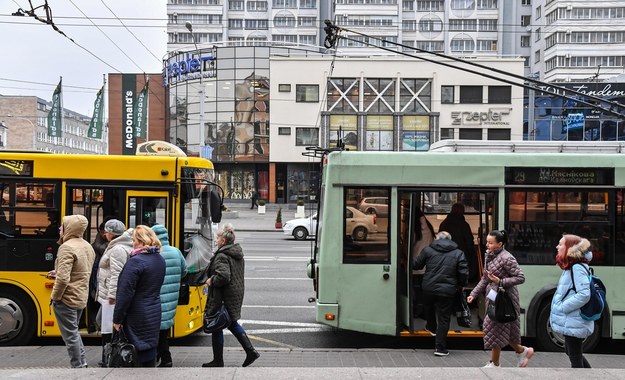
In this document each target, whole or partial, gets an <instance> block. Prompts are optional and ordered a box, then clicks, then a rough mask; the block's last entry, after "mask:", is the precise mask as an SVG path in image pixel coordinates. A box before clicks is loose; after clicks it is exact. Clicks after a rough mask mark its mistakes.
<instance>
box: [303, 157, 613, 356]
mask: <svg viewBox="0 0 625 380" xmlns="http://www.w3.org/2000/svg"><path fill="white" fill-rule="evenodd" d="M624 191H625V155H623V154H619V153H614V154H604V153H602V154H579V153H458V152H424V153H418V154H415V153H402V152H392V153H389V152H353V151H342V152H332V153H330V154H329V155H328V156H327V163H325V164H324V167H323V178H322V204H321V211H320V214H321V216H320V221H321V222H320V227H319V228H320V230H319V234H318V238H317V239H318V251H317V253H316V256H315V258H314V259H313V261H312V265H311V267H310V268H309V275H310V276H311V277H313V278H315V286H316V290H317V299H316V313H317V314H316V318H317V321H319V322H321V323H325V324H328V325H330V326H334V327H337V328H340V329H345V330H353V331H360V332H366V333H373V334H382V335H396V336H403V335H423V336H426V335H425V334H424V333H423V331H422V330H423V329H422V328H419V327H418V325H419V321H418V318H415V317H413V310H414V306H415V305H413V302H414V303H415V304H416V303H417V302H415V301H413V296H414V294H412V293H414V292H413V289H414V288H413V287H414V283H413V281H415V280H414V279H416V278H417V277H415V275H414V271H412V270H411V267H410V266H408V264H406V262H407V261H411V260H406V258H407V257H409V256H410V255H411V254H412V253H411V252H412V251H411V250H410V249H412V247H413V246H412V245H409V244H408V243H407V242H406V241H408V240H410V239H416V238H411V236H413V235H414V232H411V231H413V230H412V229H410V228H414V227H411V225H414V222H413V221H412V220H414V218H413V216H414V215H416V214H415V213H411V210H414V204H417V205H418V207H419V208H421V209H422V210H424V212H425V213H426V217H427V218H428V220H430V221H431V222H434V223H436V221H437V220H439V221H440V219H442V217H444V216H445V215H446V214H447V213H448V212H449V208H448V206H449V205H448V204H447V205H445V204H444V202H443V198H445V197H448V198H449V197H452V198H453V197H456V198H457V199H455V201H458V200H459V199H460V198H461V197H465V202H467V204H469V205H473V206H474V208H471V207H469V208H471V209H472V210H473V211H471V212H467V213H466V218H467V220H468V221H474V222H475V223H474V224H473V225H472V226H471V227H472V232H473V234H474V235H475V242H476V243H475V245H476V247H477V249H478V255H480V256H481V259H480V260H483V252H484V250H483V249H482V250H480V246H482V247H483V244H484V242H485V240H484V239H485V236H486V234H487V233H488V232H489V231H490V230H492V229H506V230H507V231H508V232H509V233H511V236H512V237H513V240H514V244H513V245H512V246H509V247H508V250H509V251H510V252H511V253H512V254H513V255H515V257H517V260H518V261H519V264H520V265H521V268H522V270H523V272H524V273H525V283H524V284H523V285H521V286H519V291H520V296H521V316H520V319H521V333H522V335H523V336H525V337H536V338H537V339H538V340H539V345H541V346H543V348H547V349H558V348H561V344H560V343H561V342H560V339H561V337H557V336H553V334H552V333H551V331H550V330H549V326H548V312H549V307H550V302H551V296H552V294H553V291H554V289H555V285H556V284H557V282H558V279H559V276H560V275H561V273H562V271H561V270H560V268H559V267H557V266H556V265H555V259H554V258H555V247H556V245H557V244H558V240H559V239H560V236H561V234H562V233H563V232H567V233H577V234H578V235H581V236H584V237H587V238H589V239H590V240H591V242H593V245H594V246H593V250H594V251H595V252H596V253H595V259H594V260H593V262H592V263H591V265H592V266H593V267H594V269H595V273H596V274H597V275H598V276H599V277H600V278H601V279H602V280H603V282H604V283H605V285H606V287H607V299H608V307H607V308H606V311H605V314H604V317H603V318H602V320H601V321H599V322H598V323H597V325H596V330H597V332H596V334H595V338H594V340H596V341H598V339H599V338H600V337H605V338H612V339H623V338H624V335H625V296H621V295H620V294H619V289H625V249H623V248H625V244H622V242H623V241H625V240H624V238H625V236H624V235H625V231H624V228H623V223H624V220H625V216H624V214H625V211H624V201H623V199H624V198H623V195H624ZM354 194H357V195H354ZM358 194H359V195H358ZM380 194H382V197H385V196H388V211H387V216H386V218H381V216H380V214H379V213H378V214H377V221H376V224H377V227H376V229H377V232H372V231H369V234H368V236H367V238H366V240H363V241H355V238H353V237H351V236H349V233H347V234H346V231H347V228H348V227H347V225H346V224H348V223H351V222H352V221H354V220H357V216H356V212H355V211H354V215H351V214H350V215H345V213H349V212H350V211H349V210H352V209H351V208H350V209H349V210H348V207H347V206H351V207H353V208H355V209H358V202H359V198H361V196H363V195H364V196H374V195H380ZM431 198H438V200H437V201H436V200H435V199H431ZM519 199H520V200H519ZM369 211H370V210H369ZM363 212H364V210H363ZM374 212H375V211H374ZM358 215H359V216H360V217H362V215H360V214H358ZM580 215H581V216H580ZM352 217H353V219H352ZM375 219H376V218H374V220H375ZM471 223H472V222H470V224H471ZM477 223H479V224H477ZM384 224H386V225H384ZM435 230H436V231H435V232H438V230H437V229H436V228H435ZM510 230H512V231H510ZM596 235H598V236H596ZM452 238H453V236H452ZM413 243H414V241H413ZM515 247H517V249H516V250H515ZM480 269H481V267H480ZM478 275H479V276H480V277H481V270H480V272H479V273H478ZM481 313H483V310H480V311H478V312H477V314H478V315H480V316H481V315H482V314H481ZM545 318H546V321H545ZM452 320H455V318H453V316H452ZM452 330H453V331H450V336H453V335H454V334H456V335H458V336H475V335H480V334H481V332H480V327H479V325H478V324H477V323H476V324H474V326H473V327H471V328H468V329H460V328H456V329H454V328H452ZM422 333H423V334H422ZM545 336H548V338H545ZM593 344H596V342H594V343H593Z"/></svg>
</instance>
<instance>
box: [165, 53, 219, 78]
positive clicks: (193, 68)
mask: <svg viewBox="0 0 625 380" xmlns="http://www.w3.org/2000/svg"><path fill="white" fill-rule="evenodd" d="M215 52H216V51H215V50H213V51H212V52H211V53H210V54H206V55H202V53H201V52H200V56H199V57H194V56H193V55H191V53H188V52H187V53H180V54H176V55H174V56H172V57H171V58H169V60H167V62H166V64H165V67H164V68H163V86H170V85H173V84H175V83H177V82H181V81H186V80H189V79H200V78H215V77H217V58H216V54H215Z"/></svg>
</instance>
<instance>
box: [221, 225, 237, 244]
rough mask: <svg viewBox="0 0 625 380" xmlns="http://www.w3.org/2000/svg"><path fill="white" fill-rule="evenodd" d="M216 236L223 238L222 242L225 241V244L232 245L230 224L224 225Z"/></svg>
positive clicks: (232, 230) (232, 234) (232, 237)
mask: <svg viewBox="0 0 625 380" xmlns="http://www.w3.org/2000/svg"><path fill="white" fill-rule="evenodd" d="M217 236H218V237H219V236H221V237H223V238H224V240H225V241H226V242H225V243H226V244H232V243H234V239H235V236H234V226H232V224H230V223H226V224H224V225H223V226H222V227H221V228H220V229H219V231H217Z"/></svg>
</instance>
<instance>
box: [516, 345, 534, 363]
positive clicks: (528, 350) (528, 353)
mask: <svg viewBox="0 0 625 380" xmlns="http://www.w3.org/2000/svg"><path fill="white" fill-rule="evenodd" d="M516 355H517V358H518V359H519V367H521V368H525V367H527V365H528V364H529V362H530V359H531V358H532V356H534V349H533V348H532V347H524V348H523V352H521V353H520V354H516Z"/></svg>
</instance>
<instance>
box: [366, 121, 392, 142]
mask: <svg viewBox="0 0 625 380" xmlns="http://www.w3.org/2000/svg"><path fill="white" fill-rule="evenodd" d="M365 150H378V151H383V150H384V151H392V150H393V116H392V115H371V114H370V115H367V125H366V131H365Z"/></svg>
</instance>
